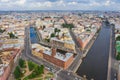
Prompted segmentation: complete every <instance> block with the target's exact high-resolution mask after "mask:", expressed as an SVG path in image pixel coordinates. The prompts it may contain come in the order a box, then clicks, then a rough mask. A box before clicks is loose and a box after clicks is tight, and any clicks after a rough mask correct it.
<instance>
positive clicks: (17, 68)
mask: <svg viewBox="0 0 120 80" xmlns="http://www.w3.org/2000/svg"><path fill="white" fill-rule="evenodd" d="M21 75H22V72H21V70H20V67H19V66H17V67H16V68H15V71H14V77H15V78H16V79H19V78H20V77H21Z"/></svg>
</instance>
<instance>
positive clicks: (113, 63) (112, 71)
mask: <svg viewBox="0 0 120 80" xmlns="http://www.w3.org/2000/svg"><path fill="white" fill-rule="evenodd" d="M110 26H111V28H112V29H111V41H110V51H109V53H110V54H109V64H108V66H109V67H108V78H107V80H115V79H116V80H117V71H118V62H117V60H116V58H115V57H116V52H115V46H116V45H115V33H114V31H115V27H114V26H112V25H110Z"/></svg>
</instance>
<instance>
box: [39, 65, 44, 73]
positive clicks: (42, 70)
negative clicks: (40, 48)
mask: <svg viewBox="0 0 120 80" xmlns="http://www.w3.org/2000/svg"><path fill="white" fill-rule="evenodd" d="M40 68H41V72H42V73H44V65H41V66H40Z"/></svg>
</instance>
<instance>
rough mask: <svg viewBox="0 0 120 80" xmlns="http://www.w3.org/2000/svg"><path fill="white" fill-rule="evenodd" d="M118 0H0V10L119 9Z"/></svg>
mask: <svg viewBox="0 0 120 80" xmlns="http://www.w3.org/2000/svg"><path fill="white" fill-rule="evenodd" d="M119 6H120V0H0V10H1V11H26V10H27V11H28V10H29V11H30V10H49V11H50V10H62V11H65V10H72V11H73V10H85V11H86V10H89V11H90V10H91V11H94V10H98V11H120V7H119Z"/></svg>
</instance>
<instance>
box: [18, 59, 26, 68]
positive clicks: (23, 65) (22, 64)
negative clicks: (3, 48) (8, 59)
mask: <svg viewBox="0 0 120 80" xmlns="http://www.w3.org/2000/svg"><path fill="white" fill-rule="evenodd" d="M19 65H20V67H21V68H24V67H25V61H24V60H22V59H19Z"/></svg>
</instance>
